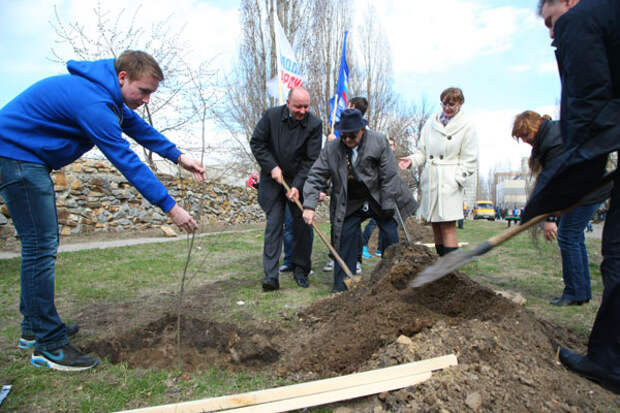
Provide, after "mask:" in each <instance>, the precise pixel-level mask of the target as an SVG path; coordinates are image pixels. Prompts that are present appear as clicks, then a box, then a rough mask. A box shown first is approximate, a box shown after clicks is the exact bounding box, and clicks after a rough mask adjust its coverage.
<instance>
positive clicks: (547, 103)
mask: <svg viewBox="0 0 620 413" xmlns="http://www.w3.org/2000/svg"><path fill="white" fill-rule="evenodd" d="M309 1H310V0H309ZM352 1H356V2H360V3H361V2H366V1H367V0H352ZM96 3H97V2H96V1H95V0H80V1H77V0H58V1H53V0H19V1H18V0H0V36H1V37H0V38H2V42H0V91H1V92H0V106H3V105H4V104H6V103H7V102H8V101H9V100H11V99H12V98H13V97H14V96H16V95H17V94H19V93H20V92H21V91H22V90H24V89H25V88H26V87H28V86H29V85H30V84H31V83H33V82H35V81H37V80H38V79H40V78H43V77H46V76H49V75H53V74H58V73H63V72H64V69H63V67H62V66H60V65H59V64H57V63H53V62H51V61H50V60H49V59H50V58H51V52H50V49H51V48H52V47H54V46H55V43H54V42H55V40H57V38H56V35H55V33H54V32H53V30H52V29H51V26H50V23H49V22H50V21H51V20H53V18H54V5H56V8H57V10H58V13H59V15H60V16H61V17H62V18H63V20H65V21H74V20H78V21H80V22H81V23H83V24H84V25H85V27H87V28H88V27H89V26H91V25H92V24H93V23H94V22H93V12H92V10H93V8H94V7H95V5H96ZM102 3H103V4H104V5H105V7H106V8H112V7H114V6H115V5H116V7H117V10H121V9H125V10H126V12H127V13H129V14H131V15H132V14H133V12H134V10H135V8H136V5H135V4H138V3H128V2H126V1H120V0H106V1H103V2H102ZM536 3H537V0H512V1H510V2H508V1H506V0H435V1H428V0H374V1H372V4H373V5H374V6H375V8H376V10H377V16H376V18H377V19H378V21H379V22H380V23H382V25H383V27H384V28H385V31H386V33H387V37H388V40H389V42H390V45H391V49H392V55H393V66H394V75H395V84H396V88H397V91H398V93H400V94H401V95H403V96H405V97H407V98H408V99H414V100H419V99H421V98H422V97H426V99H427V100H428V101H429V102H431V103H433V104H434V105H435V107H436V108H437V109H438V108H439V106H438V103H439V94H440V93H441V91H442V90H443V89H445V88H446V87H449V86H458V87H461V88H462V89H463V92H464V94H465V99H466V102H465V105H464V107H463V110H464V111H466V113H468V114H469V115H470V116H472V117H473V118H474V120H475V122H476V125H477V128H478V133H479V139H480V167H481V170H482V173H483V174H484V173H485V171H486V170H487V169H488V168H489V167H491V166H492V165H493V164H495V163H496V162H500V163H512V165H514V166H515V167H517V166H518V161H519V158H520V157H521V156H528V155H529V151H530V147H529V146H526V145H524V144H516V143H515V142H514V141H513V140H512V138H511V137H510V131H511V126H512V120H513V119H514V116H515V115H516V114H517V113H519V112H521V111H523V110H526V109H534V110H539V111H541V112H545V113H548V114H550V115H552V116H553V117H554V118H555V117H556V115H557V109H556V107H555V106H556V104H557V102H558V101H559V96H560V83H559V79H558V75H557V68H556V66H555V57H554V54H553V49H552V48H551V47H550V39H549V35H548V32H547V30H546V29H545V27H544V26H543V23H542V20H541V19H540V18H538V17H537V16H536V13H535V7H536ZM238 6H239V3H238V1H236V0H221V1H215V0H203V1H199V0H175V1H170V0H149V1H148V2H144V3H143V5H142V7H141V9H140V13H139V17H138V20H137V24H139V25H145V26H147V27H148V26H149V25H150V24H151V23H152V22H154V21H161V20H163V19H165V18H166V17H168V16H172V24H173V25H174V26H176V27H179V28H180V27H182V26H183V25H185V29H184V31H183V33H184V37H185V39H186V40H187V42H188V44H189V45H190V47H191V49H192V56H193V57H194V58H195V59H196V61H201V60H205V59H209V58H213V57H217V58H216V60H215V65H216V66H218V67H221V68H223V69H224V70H225V69H226V68H228V67H230V65H231V64H232V62H233V61H234V58H235V54H236V51H237V45H238V42H239V38H240V27H239V19H238ZM351 35H352V36H355V29H353V30H352V33H351ZM338 59H339V56H334V60H336V61H337V60H338ZM351 93H352V94H353V95H355V93H356V92H355V91H351ZM319 116H320V117H321V118H326V116H323V115H322V114H319Z"/></svg>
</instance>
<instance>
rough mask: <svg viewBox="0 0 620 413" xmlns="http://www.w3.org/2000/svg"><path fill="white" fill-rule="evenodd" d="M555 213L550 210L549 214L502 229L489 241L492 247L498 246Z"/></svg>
mask: <svg viewBox="0 0 620 413" xmlns="http://www.w3.org/2000/svg"><path fill="white" fill-rule="evenodd" d="M551 215H554V213H552V212H549V213H547V214H542V215H537V216H535V217H534V218H532V219H530V220H529V221H527V222H526V223H525V224H523V225H514V226H512V227H510V228H508V229H507V230H506V231H502V232H500V233H499V234H497V235H495V236H493V237H491V238H489V240H488V243H489V244H491V247H492V248H495V247H497V246H498V245H499V244H501V243H503V242H504V241H506V240H509V239H510V238H512V237H514V236H515V235H517V234H520V233H521V232H523V231H525V230H526V229H528V228H530V227H532V226H534V225H536V224H538V223H539V222H540V221H542V220H544V219H547V217H549V216H551Z"/></svg>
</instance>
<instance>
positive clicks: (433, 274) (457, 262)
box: [409, 169, 618, 288]
mask: <svg viewBox="0 0 620 413" xmlns="http://www.w3.org/2000/svg"><path fill="white" fill-rule="evenodd" d="M616 175H618V169H616V170H614V171H613V172H609V173H607V174H605V176H603V178H602V179H601V181H600V183H599V184H598V185H597V186H596V188H595V189H594V190H592V191H591V193H592V192H594V191H596V190H598V189H599V188H601V187H602V186H605V185H606V184H607V183H609V182H610V181H611V180H612V179H614V178H615V177H616ZM588 195H590V194H588ZM588 195H586V196H588ZM579 205H581V201H580V202H577V203H576V204H574V205H571V206H570V207H568V208H567V209H565V210H563V211H555V212H548V213H546V214H541V215H538V216H536V217H534V218H532V219H531V220H529V221H527V222H526V223H525V224H523V225H516V226H514V227H511V228H508V229H507V230H505V231H504V232H502V233H500V234H498V235H496V236H494V237H491V238H489V239H488V240H486V241H484V242H483V243H482V244H480V245H478V246H477V247H476V248H474V249H472V250H464V249H461V248H459V249H458V250H456V251H452V252H451V253H449V254H446V255H444V256H443V257H439V259H438V260H437V261H436V262H435V263H434V264H433V265H431V266H429V267H427V268H425V269H424V270H423V271H422V272H420V273H418V275H417V276H416V277H415V278H414V279H413V280H411V281H410V282H409V287H412V288H417V287H421V286H423V285H425V284H428V283H430V282H433V281H435V280H438V279H440V278H441V277H444V276H446V275H448V274H450V273H451V272H453V271H454V270H456V269H458V268H460V267H462V266H463V265H465V264H467V263H468V262H470V261H471V260H473V259H474V258H476V257H479V256H480V255H483V254H486V253H487V252H489V251H491V250H492V249H493V248H495V247H497V246H498V245H500V244H502V243H503V242H505V241H507V240H509V239H510V238H512V237H514V236H515V235H517V234H520V233H521V232H523V231H525V230H527V229H528V228H531V227H532V226H534V225H536V224H538V223H539V222H540V221H542V220H544V219H546V218H547V217H549V216H551V215H559V214H564V213H566V212H568V211H570V210H572V209H573V208H576V207H578V206H579Z"/></svg>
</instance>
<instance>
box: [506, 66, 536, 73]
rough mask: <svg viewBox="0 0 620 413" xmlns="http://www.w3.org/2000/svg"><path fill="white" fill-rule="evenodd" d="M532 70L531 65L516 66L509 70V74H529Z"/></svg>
mask: <svg viewBox="0 0 620 413" xmlns="http://www.w3.org/2000/svg"><path fill="white" fill-rule="evenodd" d="M530 70H532V66H531V65H516V66H510V67H509V68H508V71H509V72H529V71H530Z"/></svg>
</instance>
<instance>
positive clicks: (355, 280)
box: [282, 178, 362, 289]
mask: <svg viewBox="0 0 620 413" xmlns="http://www.w3.org/2000/svg"><path fill="white" fill-rule="evenodd" d="M282 185H284V189H286V192H290V191H291V187H290V186H288V184H287V183H286V181H285V180H284V178H282ZM293 200H294V201H295V204H297V206H298V207H299V209H300V210H301V211H302V212H303V210H304V207H303V206H302V205H301V202H299V199H297V198H294V199H293ZM312 228H314V231H315V232H316V233H317V234H319V238H321V241H323V244H325V246H326V247H327V249H329V252H331V253H332V255H333V256H334V258H335V259H336V261H338V264H339V265H340V267H341V268H342V269H343V270H344V272H345V274H347V278H346V279H345V280H344V284H345V285H346V286H347V288H348V289H351V287H352V286H353V284H354V283H358V282H360V281H361V280H362V277H361V276H359V275H353V273H352V272H351V270H350V269H349V267H347V264H345V262H344V261H343V260H342V258H340V255H339V254H338V253H337V252H336V249H335V248H334V247H333V246H332V244H331V243H330V242H329V241H328V240H327V238H326V237H325V234H323V232H322V231H321V230H320V229H319V226H318V225H317V224H316V223H314V222H313V223H312Z"/></svg>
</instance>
